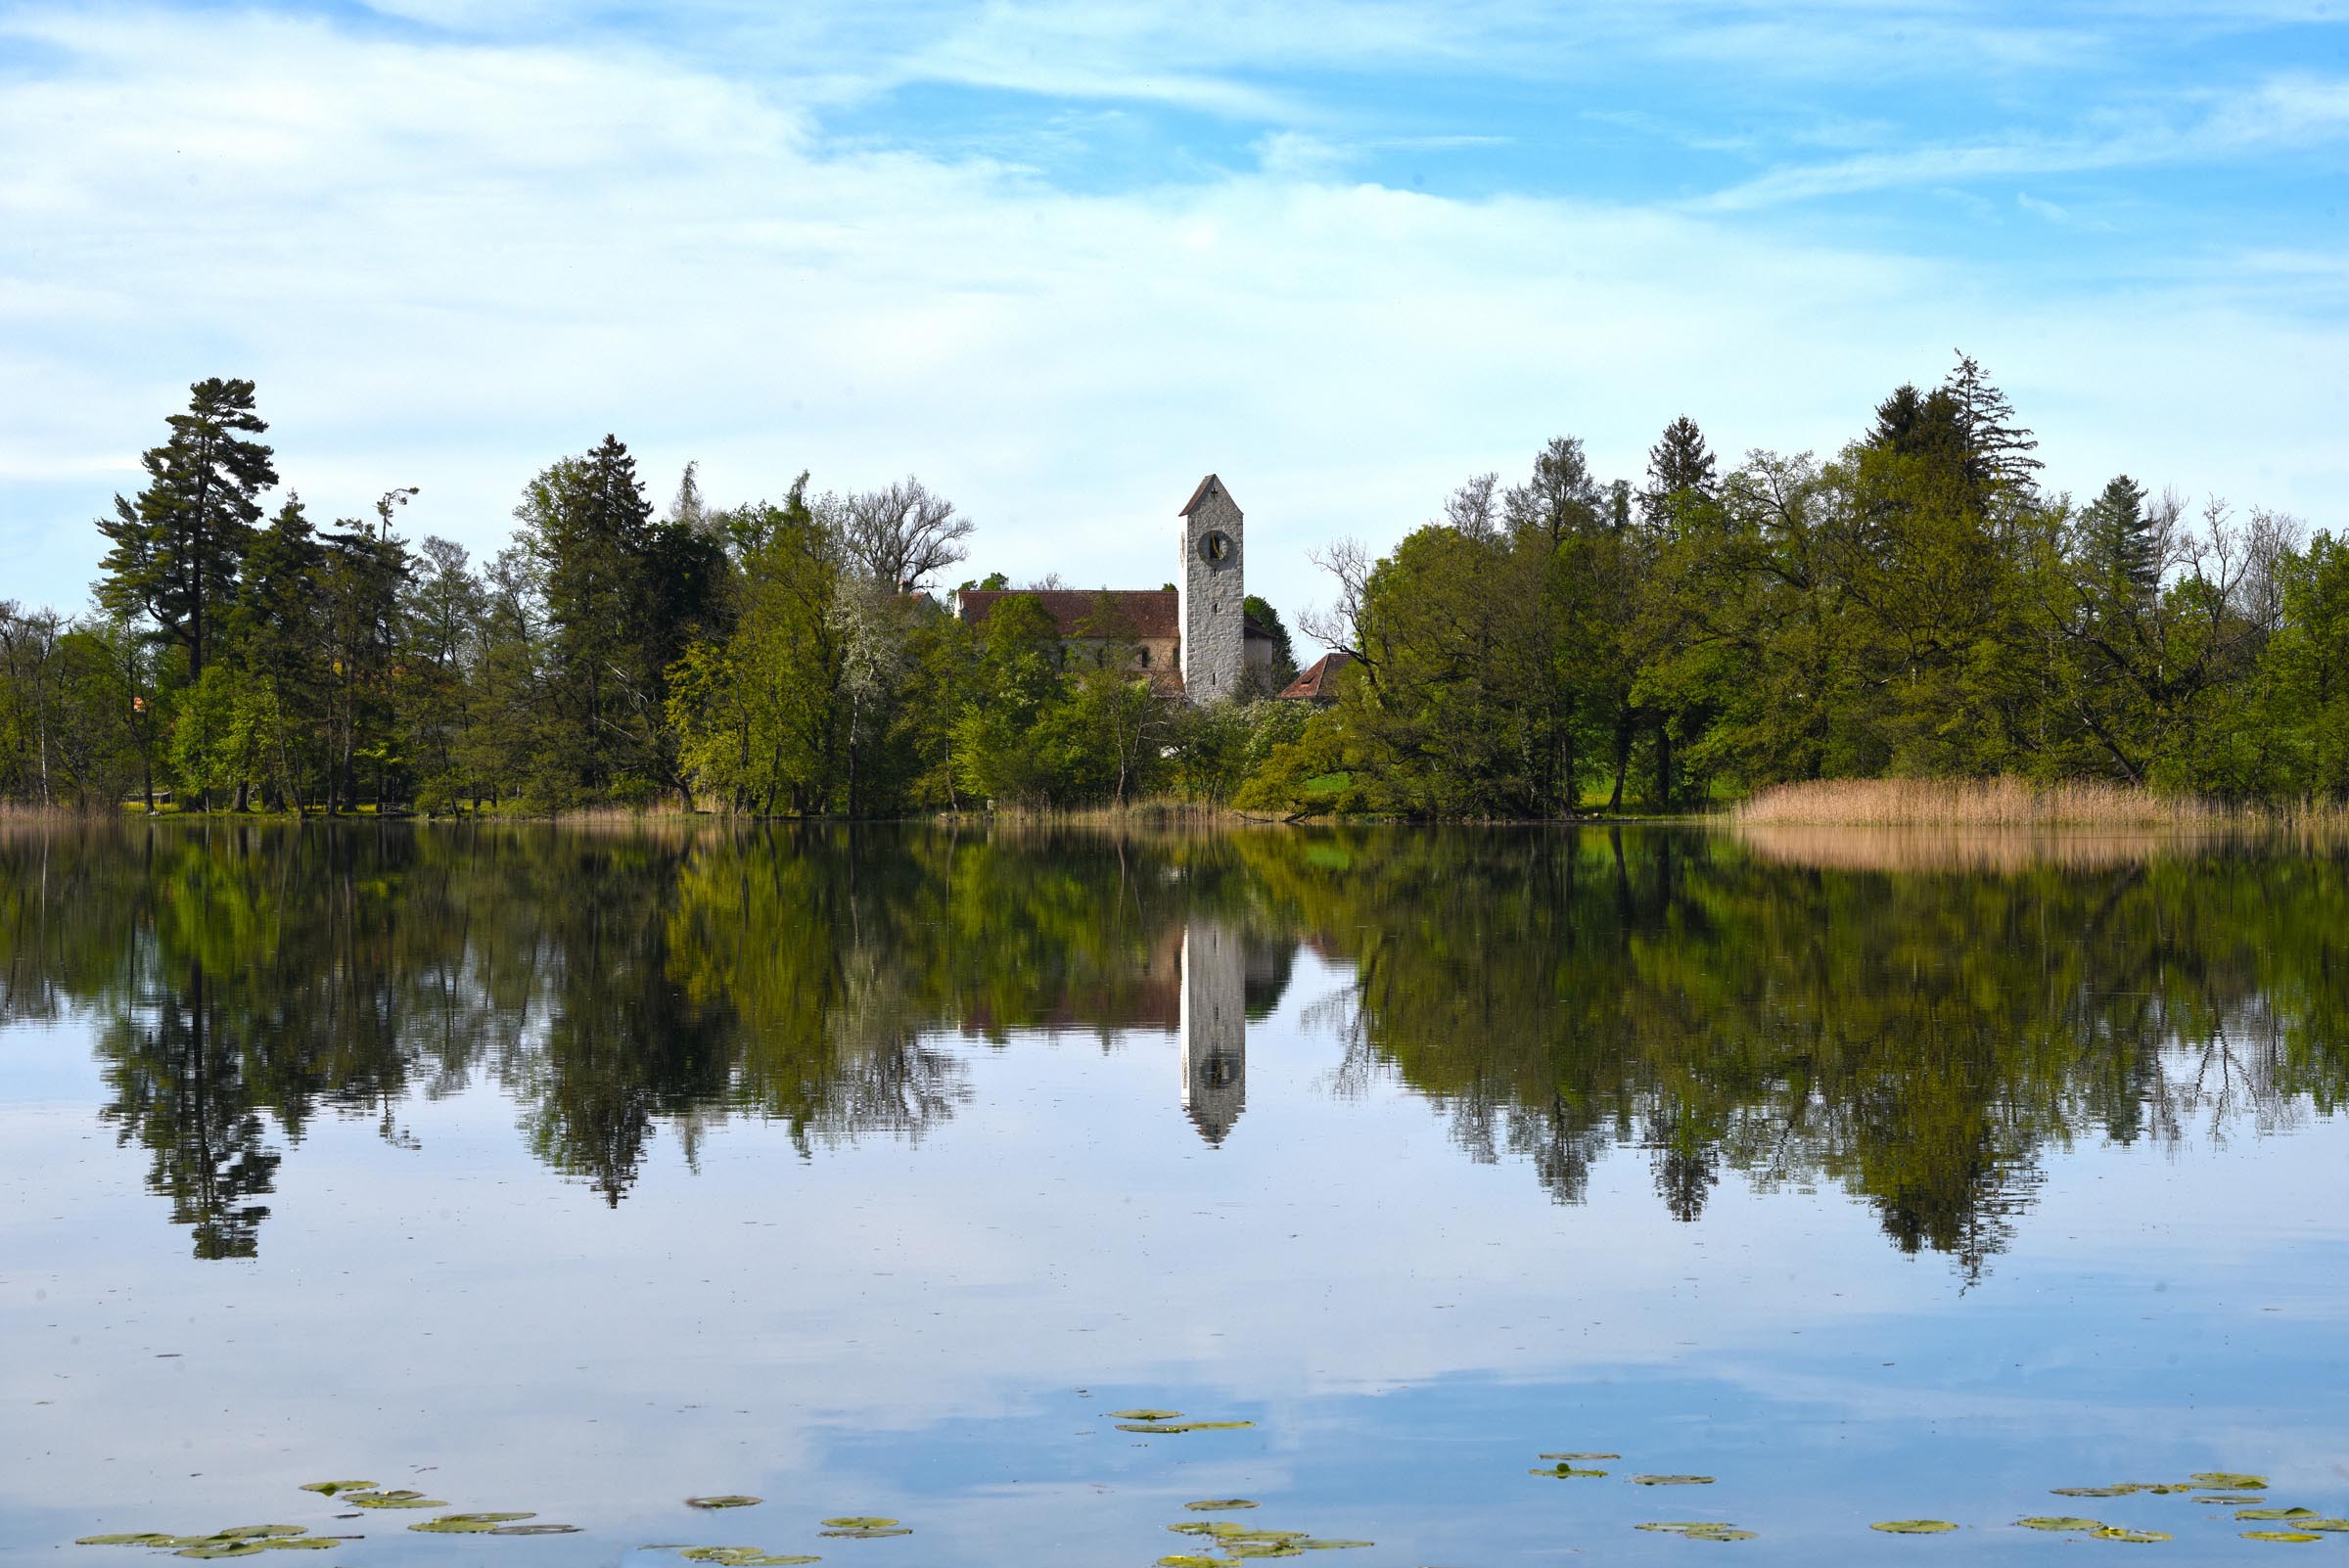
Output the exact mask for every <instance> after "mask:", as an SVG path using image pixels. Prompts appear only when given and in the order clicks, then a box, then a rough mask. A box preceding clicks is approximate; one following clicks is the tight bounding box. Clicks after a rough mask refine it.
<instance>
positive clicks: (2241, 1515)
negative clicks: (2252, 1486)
mask: <svg viewBox="0 0 2349 1568" xmlns="http://www.w3.org/2000/svg"><path fill="white" fill-rule="evenodd" d="M2316 1516H2317V1510H2316V1509H2314V1508H2245V1509H2243V1510H2241V1511H2240V1512H2238V1513H2237V1514H2236V1515H2235V1517H2236V1518H2237V1519H2314V1518H2315V1517H2316Z"/></svg>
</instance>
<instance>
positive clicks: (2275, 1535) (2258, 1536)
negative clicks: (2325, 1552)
mask: <svg viewBox="0 0 2349 1568" xmlns="http://www.w3.org/2000/svg"><path fill="white" fill-rule="evenodd" d="M2243 1539H2244V1540H2245V1541H2298V1542H2310V1541H2322V1540H2324V1539H2325V1538H2324V1537H2323V1536H2321V1535H2318V1534H2317V1533H2316V1532H2315V1531H2313V1530H2246V1531H2244V1532H2243Z"/></svg>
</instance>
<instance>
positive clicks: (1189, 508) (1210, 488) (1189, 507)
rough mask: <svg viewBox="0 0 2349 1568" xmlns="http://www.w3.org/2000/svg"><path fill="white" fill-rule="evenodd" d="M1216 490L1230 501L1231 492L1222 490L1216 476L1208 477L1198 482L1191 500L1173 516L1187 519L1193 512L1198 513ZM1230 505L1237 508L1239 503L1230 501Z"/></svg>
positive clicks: (1221, 484)
mask: <svg viewBox="0 0 2349 1568" xmlns="http://www.w3.org/2000/svg"><path fill="white" fill-rule="evenodd" d="M1218 490H1223V496H1224V498H1225V499H1226V500H1231V491H1229V490H1224V489H1223V482H1222V481H1221V480H1220V479H1218V478H1216V476H1215V475H1213V474H1210V475H1208V476H1207V478H1205V479H1203V480H1201V481H1200V482H1199V487H1198V488H1197V489H1195V490H1193V491H1191V498H1190V499H1189V500H1187V501H1185V502H1183V503H1182V510H1181V511H1179V512H1177V513H1175V514H1174V515H1175V516H1176V517H1189V516H1190V515H1191V514H1192V513H1193V512H1196V511H1198V510H1199V508H1200V506H1201V505H1202V504H1203V503H1204V502H1205V501H1206V500H1207V498H1208V497H1209V496H1211V495H1213V494H1215V493H1216V492H1217V491H1218ZM1231 504H1232V505H1234V506H1237V505H1239V504H1240V503H1239V502H1238V501H1236V500H1232V502H1231Z"/></svg>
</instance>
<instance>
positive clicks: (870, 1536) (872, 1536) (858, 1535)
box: [816, 1525, 913, 1541]
mask: <svg viewBox="0 0 2349 1568" xmlns="http://www.w3.org/2000/svg"><path fill="white" fill-rule="evenodd" d="M816 1534H817V1535H819V1536H830V1537H832V1538H833V1539H834V1540H838V1541H878V1540H880V1539H881V1538H882V1537H883V1536H910V1535H912V1534H913V1532H912V1531H911V1530H909V1529H907V1528H906V1527H905V1526H903V1525H868V1526H865V1527H863V1528H861V1529H856V1530H819V1531H817V1532H816Z"/></svg>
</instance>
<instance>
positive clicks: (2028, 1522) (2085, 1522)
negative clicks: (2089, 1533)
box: [2015, 1513, 2104, 1530]
mask: <svg viewBox="0 0 2349 1568" xmlns="http://www.w3.org/2000/svg"><path fill="white" fill-rule="evenodd" d="M2015 1523H2016V1524H2018V1525H2021V1526H2022V1527H2023V1528H2024V1529H2025V1530H2101V1529H2103V1528H2104V1521H2103V1520H2101V1519H2081V1518H2076V1517H2074V1516H2073V1515H2071V1514H2048V1513H2035V1514H2033V1515H2032V1516H2031V1517H2030V1518H2028V1519H2017V1520H2016V1521H2015Z"/></svg>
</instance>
